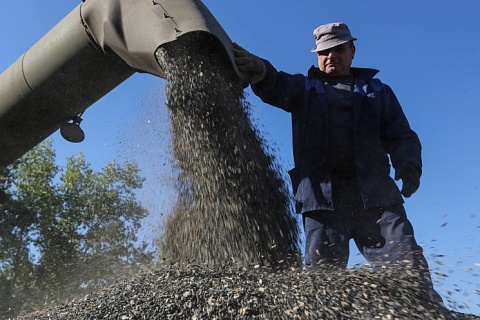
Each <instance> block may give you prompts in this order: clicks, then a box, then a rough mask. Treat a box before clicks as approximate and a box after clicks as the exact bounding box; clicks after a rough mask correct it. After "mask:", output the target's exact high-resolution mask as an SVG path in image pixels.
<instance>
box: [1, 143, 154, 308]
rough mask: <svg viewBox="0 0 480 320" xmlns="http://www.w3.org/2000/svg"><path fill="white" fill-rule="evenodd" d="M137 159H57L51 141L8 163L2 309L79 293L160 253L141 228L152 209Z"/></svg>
mask: <svg viewBox="0 0 480 320" xmlns="http://www.w3.org/2000/svg"><path fill="white" fill-rule="evenodd" d="M143 181H144V179H143V178H141V177H140V176H139V169H138V167H137V165H136V164H134V163H129V162H125V163H124V164H123V166H121V165H119V164H118V163H117V162H116V161H112V162H110V163H109V164H108V165H107V166H106V167H105V168H104V169H103V170H102V171H100V172H95V171H93V170H92V169H91V168H90V164H89V163H87V162H86V159H85V157H84V156H83V155H82V154H78V155H75V156H72V157H69V158H68V159H67V161H66V165H65V167H64V168H61V167H59V166H57V165H56V164H55V152H54V150H53V148H52V142H51V141H50V140H47V141H45V142H43V143H41V144H40V145H39V146H37V147H36V148H34V149H33V150H31V151H30V152H29V153H27V154H26V155H25V156H23V157H22V158H21V159H19V160H17V161H16V162H15V163H14V164H12V165H11V166H9V167H8V168H6V169H5V170H4V172H3V174H2V175H1V177H0V186H1V187H3V189H4V190H6V193H7V194H8V195H9V197H10V199H9V200H8V201H7V202H6V203H4V204H2V205H0V314H2V315H4V316H7V317H8V316H15V315H16V314H18V313H19V311H21V310H31V309H32V308H34V307H38V304H40V303H41V304H50V303H52V302H56V301H63V300H66V299H72V298H74V297H75V296H78V295H80V294H84V293H85V292H87V291H88V290H92V289H93V288H96V287H98V286H101V285H105V284H107V283H110V282H111V281H112V280H115V279H118V278H119V277H120V276H122V275H125V274H129V273H132V272H136V271H137V270H138V269H139V268H140V267H141V266H143V265H147V264H149V263H150V262H151V260H152V258H153V253H152V252H149V251H148V249H147V245H146V243H144V242H142V243H139V242H138V239H137V233H138V230H139V228H140V226H141V220H142V218H144V217H145V216H146V215H147V211H146V210H145V209H144V208H142V207H141V205H140V204H139V202H138V201H137V199H136V196H135V190H137V189H140V188H141V187H142V184H143Z"/></svg>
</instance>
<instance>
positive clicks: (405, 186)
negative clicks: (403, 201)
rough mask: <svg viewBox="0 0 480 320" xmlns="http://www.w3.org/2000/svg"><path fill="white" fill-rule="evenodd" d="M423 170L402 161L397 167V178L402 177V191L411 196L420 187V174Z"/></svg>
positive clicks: (406, 195)
mask: <svg viewBox="0 0 480 320" xmlns="http://www.w3.org/2000/svg"><path fill="white" fill-rule="evenodd" d="M421 175H422V172H421V171H420V170H419V169H418V168H417V167H416V166H415V165H413V164H411V163H410V162H406V161H400V162H399V163H397V165H396V167H395V180H400V179H402V190H401V193H402V194H403V195H404V196H405V197H407V198H408V197H410V196H411V195H412V194H413V193H414V192H415V191H417V189H418V187H420V176H421Z"/></svg>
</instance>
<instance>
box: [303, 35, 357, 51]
mask: <svg viewBox="0 0 480 320" xmlns="http://www.w3.org/2000/svg"><path fill="white" fill-rule="evenodd" d="M355 40H357V38H354V37H351V38H349V39H330V40H327V41H324V42H322V43H319V44H317V45H316V46H315V48H313V49H312V50H310V51H311V52H319V51H323V50H327V49H331V48H333V47H336V46H339V45H342V44H344V43H347V42H350V41H355Z"/></svg>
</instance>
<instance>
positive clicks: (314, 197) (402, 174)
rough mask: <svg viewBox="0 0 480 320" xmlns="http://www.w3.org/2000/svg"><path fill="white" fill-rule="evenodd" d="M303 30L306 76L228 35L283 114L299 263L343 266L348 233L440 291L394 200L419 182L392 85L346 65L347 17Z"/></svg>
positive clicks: (374, 259) (412, 137) (413, 140)
mask: <svg viewBox="0 0 480 320" xmlns="http://www.w3.org/2000/svg"><path fill="white" fill-rule="evenodd" d="M313 34H314V38H315V47H314V48H313V50H312V52H314V53H315V54H316V55H317V59H318V68H316V67H313V66H312V67H311V68H310V70H309V71H308V75H307V76H304V75H302V74H295V75H291V74H288V73H285V72H279V71H277V70H276V69H275V68H274V67H273V66H272V65H271V64H270V63H269V62H268V61H267V60H264V59H260V58H258V57H257V56H255V55H253V54H251V53H249V52H248V51H246V50H245V49H243V48H241V47H240V46H238V45H235V50H234V52H235V56H236V58H235V61H236V63H237V65H238V68H239V70H240V71H241V72H242V73H244V74H245V75H246V76H247V77H248V79H249V83H250V84H251V86H252V90H253V92H254V93H255V94H256V95H258V96H259V97H260V98H261V99H262V100H263V101H264V102H265V103H268V104H271V105H273V106H276V107H279V108H281V109H283V110H285V111H287V112H290V113H291V114H292V128H293V152H294V161H295V168H294V169H293V170H291V171H290V172H289V173H290V176H291V178H292V179H291V180H292V183H293V190H294V193H295V201H296V204H297V211H298V212H299V213H301V214H302V216H303V225H304V230H305V236H306V242H305V243H306V247H305V263H306V264H307V265H312V266H313V265H324V264H328V265H330V266H331V265H333V266H338V267H341V268H345V267H346V266H347V262H348V257H349V241H350V240H351V239H353V240H354V241H355V243H356V245H357V247H358V249H359V251H360V252H361V253H362V254H363V255H364V256H365V258H366V259H367V260H368V262H369V263H370V264H371V265H372V266H373V267H374V268H385V267H388V268H391V269H393V268H398V269H400V270H402V269H404V268H405V266H406V265H407V266H410V267H412V268H415V270H418V271H419V272H420V273H421V274H422V277H423V278H422V279H423V280H424V284H425V287H426V289H427V290H428V291H429V292H431V293H432V296H434V297H435V298H436V299H439V300H441V299H440V297H439V296H438V294H437V293H436V292H435V291H434V290H433V286H432V282H431V279H430V273H429V271H428V265H427V262H426V260H425V258H424V256H423V252H422V251H423V250H422V248H421V247H420V246H419V245H418V244H417V242H416V240H415V237H414V233H413V228H412V225H411V223H410V222H409V220H408V219H407V215H406V212H405V209H404V206H403V202H404V200H403V197H402V195H403V196H405V197H410V196H411V195H412V194H413V193H414V192H415V191H416V190H417V189H418V187H419V185H420V176H421V173H422V160H421V144H420V141H419V139H418V136H417V134H416V133H415V132H414V131H413V130H412V129H411V128H410V125H409V123H408V121H407V118H406V117H405V114H404V112H403V110H402V108H401V106H400V104H399V102H398V100H397V98H396V97H395V94H394V93H393V91H392V89H391V88H390V87H389V86H388V85H386V84H384V83H382V82H381V81H380V80H379V79H376V78H374V76H375V75H376V74H377V73H378V70H374V69H365V68H354V67H351V64H352V60H353V59H354V57H355V45H354V41H355V40H357V39H356V38H354V37H353V36H352V35H351V33H350V30H349V29H348V27H347V25H345V24H344V23H341V22H340V23H330V24H326V25H322V26H320V27H318V28H317V29H315V30H314V32H313ZM389 157H390V158H389ZM390 161H391V164H392V165H393V167H394V168H395V179H396V180H399V179H401V180H402V190H401V191H400V190H399V188H398V187H397V185H396V183H395V182H394V180H393V179H392V178H391V177H390ZM399 266H400V267H399Z"/></svg>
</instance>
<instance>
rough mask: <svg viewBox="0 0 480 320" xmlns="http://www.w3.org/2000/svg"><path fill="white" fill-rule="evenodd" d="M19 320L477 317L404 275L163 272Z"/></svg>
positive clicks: (194, 267) (168, 269)
mask: <svg viewBox="0 0 480 320" xmlns="http://www.w3.org/2000/svg"><path fill="white" fill-rule="evenodd" d="M19 319H20V320H33V319H36V320H56V319H105V320H109V319H112V320H113V319H115V320H127V319H326V320H328V319H368V320H371V319H411V320H417V319H418V320H425V319H448V320H451V319H465V320H467V319H477V320H478V319H480V318H479V317H476V316H473V315H467V314H461V313H456V312H452V311H449V310H447V309H446V308H444V307H442V306H440V305H438V304H436V303H435V302H433V301H430V300H429V299H428V298H427V297H426V295H425V294H423V293H422V292H421V291H420V290H419V289H418V288H417V287H415V286H413V285H412V278H411V277H406V278H405V275H403V276H402V275H396V276H391V275H388V273H386V272H382V273H380V272H370V271H368V270H363V269H354V270H350V271H346V270H345V271H339V272H335V273H332V272H331V271H328V270H322V269H314V270H308V269H302V268H292V269H288V268H285V269H283V270H276V271H274V270H271V269H268V268H265V267H261V266H260V267H231V266H227V267H223V268H217V269H209V268H206V267H203V266H198V265H184V266H182V267H178V266H166V267H164V268H159V269H158V270H156V271H154V272H151V273H146V274H142V275H140V276H138V277H135V278H133V279H129V280H125V281H122V282H118V283H116V284H114V285H111V286H108V287H106V288H104V289H103V290H101V291H98V292H94V293H92V294H90V295H87V296H85V297H83V298H81V299H78V300H74V301H71V302H69V303H66V304H63V305H61V306H58V307H56V308H52V309H50V310H45V311H41V312H37V313H34V314H30V315H28V316H25V317H20V318H19Z"/></svg>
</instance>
